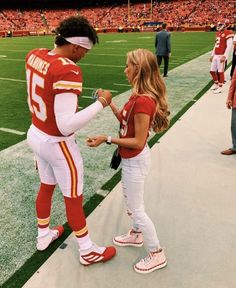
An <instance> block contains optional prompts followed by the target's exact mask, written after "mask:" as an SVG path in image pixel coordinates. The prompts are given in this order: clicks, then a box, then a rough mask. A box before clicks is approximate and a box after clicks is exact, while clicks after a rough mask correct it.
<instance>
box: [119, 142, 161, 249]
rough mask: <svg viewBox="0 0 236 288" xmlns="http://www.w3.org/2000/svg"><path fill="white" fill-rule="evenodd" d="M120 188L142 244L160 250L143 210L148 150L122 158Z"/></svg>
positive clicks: (148, 161) (152, 226)
mask: <svg viewBox="0 0 236 288" xmlns="http://www.w3.org/2000/svg"><path fill="white" fill-rule="evenodd" d="M121 165H122V178H121V181H122V188H123V195H124V199H125V203H126V206H127V212H128V215H129V216H130V217H131V218H132V220H133V228H134V230H135V231H141V232H142V233H143V237H144V243H145V245H146V246H147V248H148V249H149V250H150V251H156V249H157V248H158V249H159V248H160V242H159V240H158V238H157V233H156V229H155V226H154V224H153V223H152V220H151V219H150V218H149V216H148V215H147V213H146V212H145V208H144V199H143V198H144V183H145V179H146V176H147V175H148V172H149V170H150V166H151V155H150V148H149V147H148V146H147V145H146V146H145V148H144V149H143V151H142V152H141V153H140V154H138V155H137V156H135V157H132V158H128V159H125V158H122V162H121Z"/></svg>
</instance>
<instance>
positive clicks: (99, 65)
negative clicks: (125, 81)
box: [0, 54, 124, 68]
mask: <svg viewBox="0 0 236 288" xmlns="http://www.w3.org/2000/svg"><path fill="white" fill-rule="evenodd" d="M104 55H105V54H104ZM0 61H21V62H23V61H25V59H12V58H0ZM79 66H96V67H112V68H124V65H104V64H89V63H79Z"/></svg>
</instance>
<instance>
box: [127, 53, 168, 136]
mask: <svg viewBox="0 0 236 288" xmlns="http://www.w3.org/2000/svg"><path fill="white" fill-rule="evenodd" d="M127 61H128V63H130V64H131V65H133V75H132V81H131V82H132V83H131V84H132V86H133V93H134V94H136V95H149V96H150V97H152V98H154V99H155V101H156V113H155V117H154V119H153V123H152V128H153V131H154V132H161V131H163V130H166V129H167V128H168V126H169V118H168V116H169V115H170V111H169V109H168V103H167V95H166V86H165V83H164V81H163V79H162V78H161V76H160V71H159V66H158V64H157V58H156V55H154V54H153V53H152V52H151V51H149V50H147V49H137V50H134V51H130V52H128V53H127Z"/></svg>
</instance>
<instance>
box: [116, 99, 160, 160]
mask: <svg viewBox="0 0 236 288" xmlns="http://www.w3.org/2000/svg"><path fill="white" fill-rule="evenodd" d="M155 112H156V102H155V100H154V99H153V98H151V97H149V96H136V95H132V96H131V97H130V99H129V101H128V102H127V103H126V104H125V106H124V108H123V109H122V111H121V117H122V118H121V128H120V137H121V138H133V137H134V135H135V127H134V115H135V114H137V113H144V114H147V115H149V116H150V121H149V128H150V127H151V125H152V121H153V116H154V114H155ZM148 134H149V132H148V133H147V137H148ZM143 148H144V147H143ZM143 148H142V149H131V148H125V147H120V148H119V152H120V155H121V157H122V158H131V157H134V156H137V155H138V154H139V153H140V152H141V151H142V150H143Z"/></svg>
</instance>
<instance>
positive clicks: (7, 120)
mask: <svg viewBox="0 0 236 288" xmlns="http://www.w3.org/2000/svg"><path fill="white" fill-rule="evenodd" d="M99 36H100V44H99V45H97V46H95V47H94V49H92V51H90V52H89V53H88V54H87V56H86V57H85V58H84V59H82V60H81V61H80V63H78V65H80V66H81V68H82V71H83V78H84V90H83V93H82V97H81V98H80V101H79V106H80V107H81V108H84V107H86V106H87V105H89V104H91V103H92V99H89V98H83V96H90V95H91V92H92V90H93V88H98V87H101V86H102V88H104V89H111V90H113V91H114V92H113V96H116V95H118V94H120V93H122V92H124V91H126V90H128V87H129V86H127V85H128V82H127V80H126V78H125V75H124V66H125V61H126V53H127V52H128V51H130V50H133V49H136V48H138V47H140V48H147V49H150V50H152V51H154V37H155V33H124V34H123V33H114V34H101V35H99ZM213 39H214V33H203V32H193V33H172V35H171V41H172V57H171V59H170V70H171V69H173V68H175V67H177V66H179V65H181V64H183V63H185V62H187V61H189V60H191V59H194V58H196V57H198V56H200V55H201V54H204V53H205V52H207V51H209V50H210V49H211V48H212V46H213ZM36 47H47V48H52V47H53V37H52V36H45V37H22V38H4V39H1V45H0V63H1V64H0V85H1V95H0V100H1V106H0V115H1V119H0V127H3V128H10V129H15V130H19V131H22V132H26V131H27V129H28V127H29V125H30V115H29V112H28V107H27V101H26V83H25V69H24V58H25V56H26V54H27V52H28V51H30V50H31V49H33V48H36ZM5 56H6V57H5ZM19 81H20V82H19ZM24 138H25V135H24V136H20V135H16V134H12V133H8V132H3V131H0V150H2V149H5V148H7V147H9V146H11V145H14V144H16V143H17V142H20V141H22V140H23V139H24Z"/></svg>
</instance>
